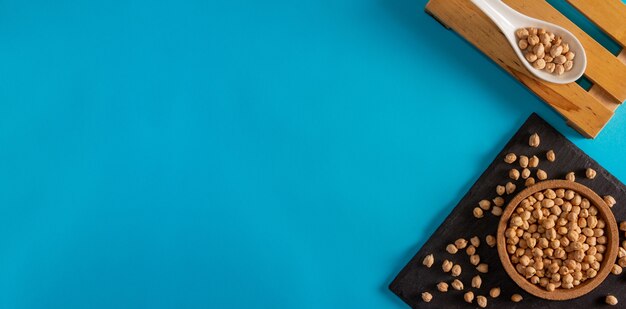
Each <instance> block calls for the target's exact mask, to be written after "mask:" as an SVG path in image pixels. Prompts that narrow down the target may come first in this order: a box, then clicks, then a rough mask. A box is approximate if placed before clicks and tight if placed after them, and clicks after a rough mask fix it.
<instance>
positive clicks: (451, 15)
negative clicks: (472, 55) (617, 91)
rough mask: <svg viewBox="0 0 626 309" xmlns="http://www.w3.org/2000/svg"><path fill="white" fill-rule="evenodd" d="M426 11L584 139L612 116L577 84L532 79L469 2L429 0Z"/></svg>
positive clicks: (485, 17)
mask: <svg viewBox="0 0 626 309" xmlns="http://www.w3.org/2000/svg"><path fill="white" fill-rule="evenodd" d="M518 1H520V2H523V1H522V0H518ZM533 2H543V1H533ZM426 10H427V11H428V12H429V13H430V14H432V15H434V16H436V17H437V18H438V19H439V20H440V21H441V22H442V23H444V24H445V25H447V26H448V27H450V28H451V29H453V30H454V31H456V32H457V33H459V34H460V35H461V36H462V37H464V38H465V39H466V40H468V41H469V42H470V43H472V44H473V45H474V46H476V47H477V48H478V49H480V50H481V51H482V52H483V53H485V54H486V55H487V56H489V57H490V58H491V59H492V60H493V61H495V62H496V63H497V64H498V65H500V66H501V67H502V68H504V69H505V70H506V71H508V72H509V73H510V74H511V75H513V77H515V78H516V79H518V80H519V81H520V82H522V83H523V84H524V85H526V86H527V87H528V88H529V89H530V90H531V91H533V92H534V93H535V94H536V95H537V96H539V97H540V98H542V99H543V100H544V101H546V102H547V103H548V104H549V105H550V106H552V107H553V108H554V109H555V110H556V111H558V112H559V113H560V114H561V115H563V116H564V117H565V118H567V119H568V120H569V121H570V123H571V125H572V126H573V127H574V128H576V129H577V130H578V131H579V132H580V133H581V134H583V135H584V136H587V137H595V136H597V134H598V133H599V132H600V131H601V130H602V128H603V127H604V126H605V125H606V123H607V122H608V121H609V120H610V119H611V117H612V116H613V111H612V110H611V109H609V108H607V107H605V106H604V105H603V104H602V103H601V102H599V101H598V100H596V99H595V98H594V97H592V96H591V95H590V94H589V93H588V92H587V91H585V90H584V89H582V88H581V87H580V86H578V84H576V83H571V84H566V85H558V84H550V83H545V82H542V81H539V80H537V79H536V78H534V77H533V76H532V75H531V74H530V72H528V71H527V70H526V68H525V67H524V66H523V65H522V63H521V62H520V59H519V58H517V56H516V54H515V52H514V51H513V49H512V48H511V46H510V45H509V43H508V42H507V41H506V39H505V37H504V36H503V35H502V34H501V33H500V31H499V30H498V28H497V27H496V26H495V25H494V24H493V23H492V22H491V20H490V19H488V17H487V16H485V15H484V14H483V13H482V12H481V11H480V10H479V9H478V8H476V7H475V6H474V5H473V4H472V3H471V2H470V1H469V0H431V1H430V2H429V3H428V4H427V5H426ZM612 57H613V58H614V59H615V57H614V56H612Z"/></svg>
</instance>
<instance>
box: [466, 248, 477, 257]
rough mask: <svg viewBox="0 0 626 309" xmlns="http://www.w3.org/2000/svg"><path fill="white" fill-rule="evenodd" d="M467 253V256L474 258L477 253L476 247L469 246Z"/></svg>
mask: <svg viewBox="0 0 626 309" xmlns="http://www.w3.org/2000/svg"><path fill="white" fill-rule="evenodd" d="M465 253H467V255H469V256H472V255H474V254H475V253H476V247H474V245H469V246H467V249H465Z"/></svg>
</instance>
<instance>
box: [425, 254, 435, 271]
mask: <svg viewBox="0 0 626 309" xmlns="http://www.w3.org/2000/svg"><path fill="white" fill-rule="evenodd" d="M434 262H435V256H434V255H432V254H429V255H427V256H426V257H425V258H424V260H423V261H422V264H424V266H426V267H428V268H430V267H431V266H433V263H434Z"/></svg>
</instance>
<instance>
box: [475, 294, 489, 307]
mask: <svg viewBox="0 0 626 309" xmlns="http://www.w3.org/2000/svg"><path fill="white" fill-rule="evenodd" d="M476 303H477V304H478V307H480V308H485V307H487V297H485V296H482V295H478V296H476Z"/></svg>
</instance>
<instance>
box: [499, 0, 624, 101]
mask: <svg viewBox="0 0 626 309" xmlns="http://www.w3.org/2000/svg"><path fill="white" fill-rule="evenodd" d="M603 1H604V0H603ZM504 2H505V3H506V4H508V5H509V6H511V7H512V8H513V9H515V10H517V11H519V12H521V13H523V14H526V15H528V16H531V17H534V18H538V19H542V20H546V21H549V22H552V23H555V24H557V25H560V26H562V27H564V28H566V29H567V30H569V31H571V32H572V33H573V34H574V35H575V36H576V37H577V38H578V39H579V40H580V42H581V43H582V44H583V46H584V47H585V53H586V54H587V69H586V70H585V76H586V77H587V78H589V79H590V80H591V81H592V82H593V83H594V84H596V85H598V86H600V87H602V88H603V89H604V90H605V91H606V92H607V93H608V94H609V95H610V96H611V97H613V98H614V99H616V100H617V101H619V102H624V101H625V100H626V84H625V83H624V81H626V65H624V63H622V62H621V61H619V60H618V59H617V58H616V57H615V56H614V55H613V54H611V53H610V52H609V51H608V50H606V48H604V47H603V46H602V45H600V44H599V43H598V42H596V41H595V40H594V39H593V38H591V37H590V36H589V35H588V34H587V33H585V32H584V31H583V30H582V29H580V28H578V26H576V25H575V24H574V23H572V22H571V21H570V20H569V19H567V17H565V16H564V15H563V14H561V13H560V12H559V11H558V10H557V9H555V8H554V7H552V6H551V5H550V4H549V3H547V2H546V1H538V0H534V1H524V0H504ZM593 2H594V3H596V2H601V1H593ZM615 22H616V23H623V22H624V21H623V20H621V21H620V20H616V21H615Z"/></svg>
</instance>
